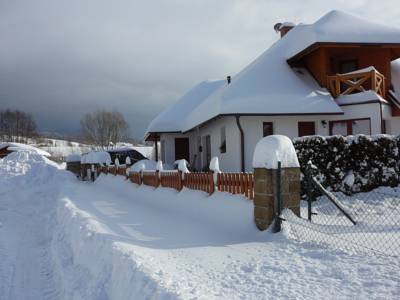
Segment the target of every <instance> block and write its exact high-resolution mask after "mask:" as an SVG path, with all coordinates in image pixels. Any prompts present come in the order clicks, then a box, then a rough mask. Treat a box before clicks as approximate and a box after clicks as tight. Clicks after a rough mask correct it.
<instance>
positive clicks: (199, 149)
mask: <svg viewBox="0 0 400 300" xmlns="http://www.w3.org/2000/svg"><path fill="white" fill-rule="evenodd" d="M202 151H203V148H202V147H201V136H198V137H197V152H199V153H201V152H202Z"/></svg>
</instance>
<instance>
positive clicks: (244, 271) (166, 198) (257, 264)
mask: <svg viewBox="0 0 400 300" xmlns="http://www.w3.org/2000/svg"><path fill="white" fill-rule="evenodd" d="M72 190H73V192H71V191H72ZM68 191H69V192H68V195H69V196H68V197H67V198H68V200H66V202H67V206H68V207H69V210H70V213H69V214H71V211H72V214H77V215H78V216H79V215H81V218H82V220H84V221H83V223H84V224H87V225H86V226H85V229H86V230H85V232H86V234H87V233H88V232H89V234H90V236H91V240H93V237H94V236H96V235H100V236H105V237H106V238H107V239H108V240H109V241H112V243H113V247H112V251H113V252H114V254H113V255H112V256H113V257H114V259H115V258H116V257H118V255H120V256H122V257H123V261H124V264H125V265H123V266H122V265H121V264H118V266H119V268H120V269H119V270H120V271H121V272H128V271H127V270H132V268H137V265H139V266H140V269H141V271H142V274H140V280H139V283H137V284H138V285H139V290H141V291H142V292H143V291H146V290H147V287H148V286H149V285H151V284H150V282H151V283H152V284H154V283H155V284H156V285H157V286H159V287H162V288H163V291H162V293H165V292H166V291H168V292H169V293H172V295H174V296H173V298H175V297H176V298H183V299H203V298H205V299H220V298H224V299H264V298H267V299H278V298H285V299H287V298H296V299H322V298H325V299H332V298H335V299H366V298H378V299H379V298H382V299H396V297H397V295H398V294H399V293H400V275H399V271H400V263H399V261H398V260H396V259H388V260H386V259H382V258H375V257H365V256H350V255H347V254H344V253H341V252H338V251H333V250H332V251H330V250H329V251H328V250H326V249H322V248H319V247H318V246H312V245H307V244H299V243H297V242H295V241H291V240H288V239H287V238H286V237H285V236H284V235H283V234H277V235H273V234H270V233H265V232H264V233H261V232H259V231H257V230H256V229H255V228H254V224H253V221H252V205H251V203H250V202H248V201H247V200H244V199H241V198H238V197H226V196H225V195H223V194H216V195H214V196H213V197H208V196H207V195H205V194H202V193H198V192H193V191H188V190H186V191H183V192H181V193H179V194H177V193H176V192H175V191H173V190H169V189H158V190H155V191H154V190H152V189H151V188H149V187H140V188H138V187H136V186H134V185H133V184H131V183H129V182H127V181H124V180H123V179H122V178H121V177H113V176H107V177H103V178H100V179H99V180H98V181H97V182H96V183H95V184H80V185H78V186H76V185H75V186H74V189H72V188H68ZM82 220H81V224H82ZM101 242H102V243H104V241H103V240H102V241H101ZM96 244H97V243H94V245H96ZM88 247H89V248H90V246H89V245H88ZM102 247H104V246H102ZM108 250H109V249H108ZM108 250H107V251H108ZM116 253H118V254H116ZM103 255H106V254H105V253H104V254H103ZM127 258H128V259H127ZM129 261H134V262H135V264H136V265H135V266H130V265H129V263H128V262H129ZM114 267H115V265H114V266H108V267H106V268H108V269H113V268H114ZM111 280H113V279H111ZM119 287H122V288H123V289H125V291H126V292H127V293H126V294H123V296H124V297H120V298H119V297H118V296H120V294H119V292H117V293H116V295H118V296H117V299H122V298H124V299H125V298H129V297H132V298H135V297H138V295H137V294H131V293H129V292H128V291H129V288H128V287H126V285H124V283H123V282H121V283H120V285H119ZM151 291H152V290H151V289H150V290H148V292H149V293H150V294H151ZM114 292H115V291H113V290H110V291H109V293H110V294H113V293H114ZM157 292H159V291H157ZM161 295H162V296H160V298H163V297H166V296H165V295H163V294H161ZM166 298H168V297H166Z"/></svg>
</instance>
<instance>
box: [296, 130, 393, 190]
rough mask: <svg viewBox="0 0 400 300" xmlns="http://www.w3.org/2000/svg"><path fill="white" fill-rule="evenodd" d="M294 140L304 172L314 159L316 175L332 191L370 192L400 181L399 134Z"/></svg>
mask: <svg viewBox="0 0 400 300" xmlns="http://www.w3.org/2000/svg"><path fill="white" fill-rule="evenodd" d="M293 143H294V147H295V148H296V152H297V156H298V159H299V162H300V167H301V170H302V172H303V173H304V171H305V169H306V166H307V163H308V162H309V161H311V163H312V164H313V168H312V173H313V175H314V176H316V177H317V179H318V180H319V181H320V182H321V183H322V185H323V186H325V187H329V188H330V189H331V190H333V191H342V192H345V193H347V194H350V193H354V192H367V191H370V190H372V189H374V188H376V187H379V186H396V185H398V184H399V183H400V179H399V171H400V161H399V146H400V136H397V137H395V136H390V135H383V134H380V135H373V136H366V135H356V136H347V137H343V136H330V137H322V136H310V137H302V138H297V139H295V140H294V141H293ZM302 186H304V185H302Z"/></svg>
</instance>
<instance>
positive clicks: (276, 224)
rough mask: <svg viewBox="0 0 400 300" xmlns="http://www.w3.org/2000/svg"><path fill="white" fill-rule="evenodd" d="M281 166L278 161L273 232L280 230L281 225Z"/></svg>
mask: <svg viewBox="0 0 400 300" xmlns="http://www.w3.org/2000/svg"><path fill="white" fill-rule="evenodd" d="M281 167H282V164H281V162H280V161H278V168H277V169H276V171H275V174H274V175H275V178H274V179H275V180H274V181H275V184H274V188H275V200H276V203H275V222H274V229H273V231H274V232H279V231H281V227H282V218H281V213H282V191H281V176H282V172H281Z"/></svg>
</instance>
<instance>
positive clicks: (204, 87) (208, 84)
mask: <svg viewBox="0 0 400 300" xmlns="http://www.w3.org/2000/svg"><path fill="white" fill-rule="evenodd" d="M224 82H225V80H214V81H203V82H201V83H199V84H197V85H196V86H195V87H193V88H192V89H191V90H190V91H188V92H187V93H186V94H184V95H183V97H182V98H180V99H179V100H178V101H177V102H176V103H174V104H173V105H171V106H170V107H169V108H167V109H166V110H165V111H163V112H162V113H160V114H159V115H158V116H157V117H156V118H155V119H154V120H153V121H152V122H151V123H150V125H149V127H148V128H147V132H180V131H181V130H182V121H183V120H185V119H186V118H187V117H188V116H189V115H190V113H191V112H192V111H193V109H194V108H196V106H197V105H199V104H200V103H201V102H202V101H203V100H204V99H205V98H207V96H209V95H210V94H211V93H212V92H214V91H215V90H216V89H218V88H219V87H221V86H222V85H223V84H224Z"/></svg>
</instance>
